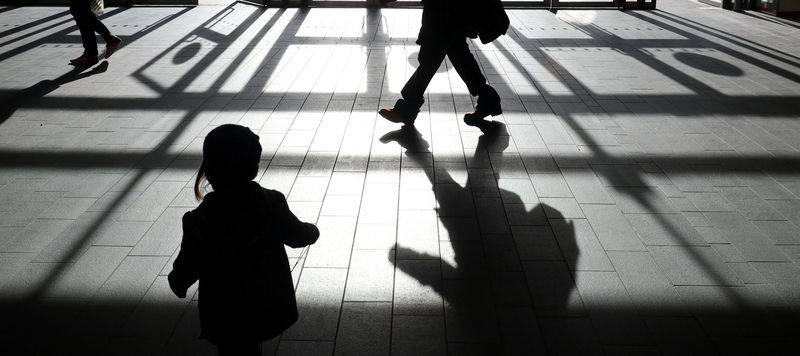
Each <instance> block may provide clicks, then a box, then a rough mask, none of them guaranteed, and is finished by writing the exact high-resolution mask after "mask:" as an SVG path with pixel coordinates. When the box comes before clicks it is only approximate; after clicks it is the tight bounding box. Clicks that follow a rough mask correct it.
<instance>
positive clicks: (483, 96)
mask: <svg viewBox="0 0 800 356" xmlns="http://www.w3.org/2000/svg"><path fill="white" fill-rule="evenodd" d="M445 56H447V58H450V62H451V63H453V67H455V69H456V73H458V76H459V77H461V80H463V81H464V83H466V84H467V89H468V90H469V93H470V94H471V95H473V96H476V95H477V96H478V105H477V108H476V110H482V111H487V112H498V111H499V110H500V96H499V95H498V94H497V91H495V90H494V88H492V87H491V86H489V84H487V83H486V77H484V76H483V73H481V67H480V66H478V62H477V61H476V60H475V57H473V56H472V53H470V51H469V46H468V45H467V39H466V38H465V37H449V38H442V39H426V40H425V41H424V42H422V44H421V45H420V49H419V57H418V59H419V66H418V67H417V70H415V71H414V74H412V75H411V78H409V79H408V81H407V82H406V85H405V86H403V90H401V91H400V93H401V94H402V95H403V99H400V100H398V101H397V103H396V104H395V109H398V110H400V111H402V112H403V114H405V115H406V116H407V117H409V118H411V119H414V118H416V117H417V113H419V108H420V107H422V104H423V103H424V102H425V99H424V97H425V90H426V89H427V88H428V84H430V82H431V79H433V75H434V74H436V70H437V69H439V66H440V65H441V64H442V61H443V60H444V57H445Z"/></svg>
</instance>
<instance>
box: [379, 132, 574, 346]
mask: <svg viewBox="0 0 800 356" xmlns="http://www.w3.org/2000/svg"><path fill="white" fill-rule="evenodd" d="M469 124H470V125H472V126H475V127H478V128H479V129H480V130H481V132H482V135H481V136H480V137H479V139H478V144H477V146H476V148H475V154H474V155H472V156H471V157H472V158H471V159H470V162H467V165H466V166H467V173H468V178H467V182H466V184H465V185H463V186H462V185H461V184H459V183H458V182H456V180H455V179H454V178H453V177H452V176H451V174H450V172H448V171H447V170H444V169H434V170H426V174H427V176H428V180H429V181H430V183H431V186H432V189H433V190H434V193H435V197H436V200H437V203H438V208H437V216H438V218H439V221H440V231H439V235H440V256H431V255H429V254H427V253H420V252H417V251H414V250H413V249H410V248H408V247H405V246H400V245H396V246H395V251H393V252H390V255H389V259H390V260H391V261H392V263H394V264H395V266H396V267H398V268H399V269H400V270H401V271H402V272H403V273H406V274H408V275H409V276H411V277H413V278H415V279H416V280H417V281H418V282H419V283H420V284H422V285H425V286H429V287H430V288H432V289H433V290H434V291H435V292H436V293H438V294H439V295H441V296H442V297H443V299H444V303H445V327H446V338H447V343H448V344H447V349H448V352H449V353H455V354H473V353H477V354H485V353H503V354H531V353H538V352H542V353H544V352H547V351H546V348H545V343H544V341H543V337H542V333H541V332H540V330H539V326H538V319H537V317H538V316H539V314H542V315H550V316H567V315H569V314H570V310H571V306H572V305H574V302H575V298H577V299H578V300H577V303H580V298H579V297H577V292H576V291H575V287H574V286H575V284H574V282H573V277H572V274H571V273H570V272H569V268H568V266H574V265H575V262H576V261H577V259H578V255H579V251H578V249H577V247H576V244H575V233H574V228H573V225H572V222H571V221H569V220H567V219H564V217H563V215H561V214H560V213H559V212H558V211H557V210H556V209H554V208H552V207H550V206H548V205H546V204H543V203H538V201H537V202H531V201H530V197H526V198H525V199H523V198H522V197H521V196H520V195H519V194H517V193H516V192H513V191H510V190H507V189H503V188H500V187H499V185H498V180H497V178H496V177H497V175H496V174H495V173H493V172H491V170H489V172H487V170H486V169H484V168H478V167H481V165H480V164H479V163H478V162H476V160H477V159H480V158H478V157H484V156H486V154H487V153H489V152H491V153H502V152H503V151H505V150H506V149H507V148H508V147H509V134H508V132H507V131H506V128H505V125H504V124H502V123H500V122H496V121H484V120H479V121H477V122H470V123H469ZM380 140H381V142H383V143H385V144H386V143H389V142H397V143H398V144H399V145H400V146H402V147H403V148H404V149H405V150H406V152H405V155H406V157H408V158H410V159H411V160H414V161H415V162H416V163H418V164H422V163H424V161H423V160H424V159H426V153H425V152H426V151H427V150H428V147H429V144H428V142H427V141H426V140H425V139H424V138H423V137H422V135H421V134H420V133H419V131H417V130H416V128H414V126H411V125H405V126H403V127H402V128H401V129H400V130H396V131H392V132H389V133H387V134H385V135H384V136H383V137H381V139H380ZM487 174H488V175H490V176H491V178H489V179H486V176H487ZM534 204H535V205H534ZM526 205H527V206H533V208H532V209H530V210H528V209H526V208H524V207H525V206H526ZM545 213H546V214H547V215H546V216H545ZM512 215H513V216H512ZM554 232H555V233H554ZM556 236H558V239H556ZM395 253H396V258H395V255H394V254H395ZM439 258H441V279H440V278H439V276H437V275H435V274H430V273H420V272H419V270H417V269H413V268H407V267H406V266H408V265H407V264H403V263H399V262H401V261H402V260H404V259H405V260H430V259H439ZM578 309H579V310H582V307H579V308H578Z"/></svg>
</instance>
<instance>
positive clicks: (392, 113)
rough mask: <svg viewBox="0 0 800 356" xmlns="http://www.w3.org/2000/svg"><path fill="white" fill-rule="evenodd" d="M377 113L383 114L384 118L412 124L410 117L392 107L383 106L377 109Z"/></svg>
mask: <svg viewBox="0 0 800 356" xmlns="http://www.w3.org/2000/svg"><path fill="white" fill-rule="evenodd" d="M378 114H380V115H381V116H383V118H384V119H386V120H389V121H391V122H394V123H398V124H399V123H404V124H406V125H414V119H411V118H409V117H407V116H406V115H404V114H403V113H401V112H400V111H399V110H397V109H394V108H383V109H381V110H380V111H378Z"/></svg>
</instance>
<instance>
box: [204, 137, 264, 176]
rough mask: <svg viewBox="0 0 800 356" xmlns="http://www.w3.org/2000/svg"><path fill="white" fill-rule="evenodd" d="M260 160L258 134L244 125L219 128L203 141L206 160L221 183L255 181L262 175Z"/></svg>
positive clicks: (211, 171)
mask: <svg viewBox="0 0 800 356" xmlns="http://www.w3.org/2000/svg"><path fill="white" fill-rule="evenodd" d="M260 159H261V144H260V143H258V135H256V134H254V133H253V131H250V129H249V128H247V127H244V126H241V125H234V124H225V125H220V126H217V127H216V128H214V129H213V130H211V132H209V133H208V135H207V136H206V139H205V141H204V142H203V160H204V161H205V163H206V165H207V168H208V172H209V173H211V175H213V176H215V177H214V178H215V180H216V181H218V182H219V183H223V184H224V183H235V182H239V181H248V180H252V179H253V178H255V177H256V175H257V174H258V162H259V160H260ZM211 183H212V185H213V184H215V182H211Z"/></svg>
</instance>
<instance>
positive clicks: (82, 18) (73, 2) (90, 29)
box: [69, 0, 111, 56]
mask: <svg viewBox="0 0 800 356" xmlns="http://www.w3.org/2000/svg"><path fill="white" fill-rule="evenodd" d="M69 12H70V13H71V14H72V17H73V18H74V19H75V23H76V24H77V25H78V31H80V32H81V40H82V41H83V54H85V55H87V56H96V55H97V42H96V40H95V37H94V33H95V32H97V33H99V34H100V36H103V39H104V40H105V41H106V42H108V41H110V40H111V32H109V31H108V28H106V26H105V25H103V23H102V22H100V20H99V19H98V18H97V16H95V15H94V13H93V12H92V5H91V1H90V0H70V2H69Z"/></svg>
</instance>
